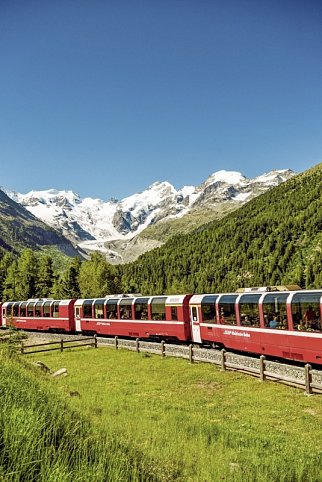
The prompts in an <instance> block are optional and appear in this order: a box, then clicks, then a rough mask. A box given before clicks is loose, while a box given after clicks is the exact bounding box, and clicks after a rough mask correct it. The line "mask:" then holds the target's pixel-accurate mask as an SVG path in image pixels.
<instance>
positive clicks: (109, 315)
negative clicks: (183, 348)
mask: <svg viewBox="0 0 322 482" xmlns="http://www.w3.org/2000/svg"><path fill="white" fill-rule="evenodd" d="M190 297H191V295H180V296H150V297H149V296H147V297H144V296H137V297H129V296H126V297H125V296H122V297H115V296H114V297H110V298H109V297H107V298H100V299H79V300H76V302H75V322H76V331H78V332H83V333H97V334H99V335H113V336H115V335H118V336H126V337H135V338H136V337H138V338H156V339H165V340H180V341H186V340H189V339H190V338H191V332H190V320H189V299H190Z"/></svg>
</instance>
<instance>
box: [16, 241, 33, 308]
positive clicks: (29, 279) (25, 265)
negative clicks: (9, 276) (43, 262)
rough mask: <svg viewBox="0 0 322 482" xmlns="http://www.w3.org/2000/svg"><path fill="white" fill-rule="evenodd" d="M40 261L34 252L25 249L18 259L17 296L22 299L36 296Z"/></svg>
mask: <svg viewBox="0 0 322 482" xmlns="http://www.w3.org/2000/svg"><path fill="white" fill-rule="evenodd" d="M37 271H38V263H37V258H36V255H35V254H34V252H33V251H32V250H31V249H30V248H27V249H24V250H23V251H22V253H21V256H20V258H19V260H18V271H17V276H16V296H17V297H18V299H20V300H27V299H29V298H33V297H35V296H36V279H37Z"/></svg>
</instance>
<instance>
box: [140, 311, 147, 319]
mask: <svg viewBox="0 0 322 482" xmlns="http://www.w3.org/2000/svg"><path fill="white" fill-rule="evenodd" d="M147 319H148V312H147V311H146V310H142V313H141V320H147Z"/></svg>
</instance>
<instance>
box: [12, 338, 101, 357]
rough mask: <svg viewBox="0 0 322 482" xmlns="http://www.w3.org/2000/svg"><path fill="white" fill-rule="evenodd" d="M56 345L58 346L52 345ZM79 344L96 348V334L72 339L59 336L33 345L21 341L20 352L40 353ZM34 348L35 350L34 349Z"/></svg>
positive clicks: (25, 353) (61, 349)
mask: <svg viewBox="0 0 322 482" xmlns="http://www.w3.org/2000/svg"><path fill="white" fill-rule="evenodd" d="M48 345H49V348H41V347H44V346H48ZM52 345H58V346H52ZM80 346H91V347H93V348H97V337H96V335H94V336H91V337H86V338H80V339H73V340H64V339H63V338H61V339H60V340H59V341H48V342H45V343H37V344H34V345H25V344H24V343H21V348H20V353H21V354H22V355H29V354H31V353H41V352H44V351H54V350H60V351H61V352H62V351H64V350H66V349H67V348H68V349H71V348H79V347H80ZM34 348H36V350H34Z"/></svg>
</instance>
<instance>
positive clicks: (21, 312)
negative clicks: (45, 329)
mask: <svg viewBox="0 0 322 482" xmlns="http://www.w3.org/2000/svg"><path fill="white" fill-rule="evenodd" d="M19 317H21V318H26V317H27V301H22V302H21V303H20V310H19Z"/></svg>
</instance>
